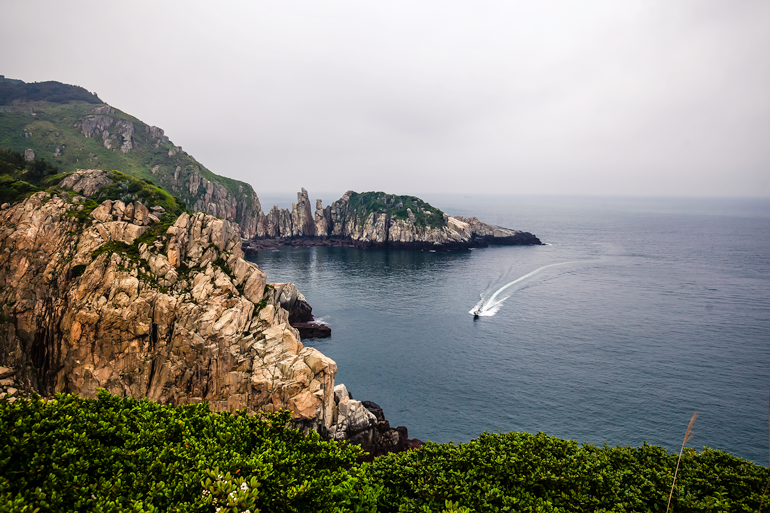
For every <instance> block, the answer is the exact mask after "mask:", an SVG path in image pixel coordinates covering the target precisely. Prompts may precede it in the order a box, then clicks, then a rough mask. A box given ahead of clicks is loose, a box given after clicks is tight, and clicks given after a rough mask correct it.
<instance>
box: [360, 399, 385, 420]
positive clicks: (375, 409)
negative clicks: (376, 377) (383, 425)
mask: <svg viewBox="0 0 770 513" xmlns="http://www.w3.org/2000/svg"><path fill="white" fill-rule="evenodd" d="M361 404H363V405H364V408H366V409H367V410H369V411H370V412H372V414H373V415H374V416H375V417H377V421H378V422H382V421H385V422H387V421H386V420H385V414H384V413H383V412H382V408H380V407H379V406H378V405H377V404H376V403H373V402H372V401H361Z"/></svg>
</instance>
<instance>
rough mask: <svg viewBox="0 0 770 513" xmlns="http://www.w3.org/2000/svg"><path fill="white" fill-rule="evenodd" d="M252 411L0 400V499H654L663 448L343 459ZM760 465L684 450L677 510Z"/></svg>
mask: <svg viewBox="0 0 770 513" xmlns="http://www.w3.org/2000/svg"><path fill="white" fill-rule="evenodd" d="M290 420H291V415H290V413H289V412H285V411H284V412H280V413H276V414H267V415H265V416H264V418H260V417H256V416H250V415H246V414H245V412H237V413H213V412H211V411H210V410H209V408H208V406H207V405H206V404H198V405H186V406H176V407H171V406H161V405H158V404H155V403H152V402H150V401H148V400H144V399H143V400H135V399H122V398H119V397H115V396H111V395H109V394H107V393H106V392H103V391H102V392H100V393H99V395H98V398H97V399H81V398H78V397H76V396H72V395H58V396H56V399H55V400H53V401H50V402H46V401H43V400H41V399H39V398H33V399H30V400H26V399H24V400H17V401H16V402H14V403H10V402H8V400H7V399H0V433H2V435H3V436H2V437H0V512H6V511H7V512H11V511H13V512H19V511H20V512H24V511H27V512H30V513H32V512H33V511H36V510H38V508H39V511H40V512H49V511H98V512H113V511H114V512H117V511H134V512H160V511H180V512H181V511H185V512H186V511H191V512H204V511H205V512H213V511H215V508H221V510H220V512H243V511H246V510H248V511H250V512H251V513H254V512H256V511H258V510H259V511H263V512H305V511H313V512H316V511H318V512H334V513H342V512H370V513H373V512H378V511H379V512H431V511H433V512H439V513H446V512H457V513H469V512H471V511H474V512H476V511H479V512H482V511H483V512H486V511H494V512H498V511H500V512H502V511H510V512H513V511H517V512H520V511H527V512H535V511H548V512H573V511H574V512H584V511H589V512H608V511H616V512H630V511H639V512H649V511H665V510H666V501H667V499H668V492H669V488H670V486H671V481H672V478H673V473H674V465H675V463H676V457H677V455H676V454H672V453H669V452H667V451H666V450H665V449H663V448H661V447H655V446H651V445H647V444H644V445H642V446H641V447H639V448H630V447H615V448H610V447H607V446H605V447H595V446H591V445H583V446H581V445H578V443H577V442H574V441H570V440H561V439H558V438H553V437H549V436H546V435H544V434H542V433H539V434H536V435H532V434H527V433H506V434H489V433H484V434H482V435H481V436H479V438H477V439H475V440H472V441H471V442H469V443H466V444H453V443H448V444H433V443H428V444H427V445H426V446H425V447H423V448H422V449H418V450H412V451H408V452H405V453H400V454H390V455H387V456H382V457H379V458H377V459H375V460H374V462H373V463H364V464H361V465H356V464H355V463H354V462H355V460H356V458H357V457H358V456H359V455H360V454H361V451H360V449H359V448H357V447H354V446H350V445H347V444H346V443H337V442H325V441H322V440H321V439H320V438H319V436H318V435H317V434H315V433H313V432H311V433H310V434H309V435H305V434H303V433H302V432H300V431H297V430H295V429H291V428H289V427H288V425H289V423H290ZM768 474H769V472H768V469H766V468H764V467H760V466H758V465H754V464H752V463H750V462H748V461H745V460H742V459H740V458H736V457H734V456H731V455H729V454H727V453H725V452H722V451H715V450H710V449H705V450H704V451H703V452H700V453H698V452H696V451H694V450H692V449H688V450H686V451H685V453H684V455H683V458H682V463H681V466H680V469H679V477H678V479H677V483H676V490H675V492H674V498H673V501H672V511H674V512H677V513H684V512H700V511H756V510H757V508H758V506H759V502H760V499H761V496H762V491H763V488H764V485H765V482H766V481H767V478H768Z"/></svg>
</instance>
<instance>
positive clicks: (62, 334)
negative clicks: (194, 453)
mask: <svg viewBox="0 0 770 513" xmlns="http://www.w3.org/2000/svg"><path fill="white" fill-rule="evenodd" d="M134 180H135V179H133V178H130V177H128V176H126V175H122V174H120V173H117V172H109V171H101V170H88V171H77V172H75V173H72V174H70V175H69V176H66V177H65V178H63V179H62V180H61V181H60V182H59V183H58V186H57V187H54V188H52V189H49V190H47V191H41V192H36V193H34V194H33V195H31V196H30V197H28V198H26V199H24V200H23V201H21V202H19V203H16V204H14V205H9V204H4V205H2V207H1V209H0V305H2V318H0V365H1V366H3V367H7V368H9V369H12V370H13V372H14V375H15V378H14V379H15V380H16V382H17V383H18V384H19V385H20V386H21V387H23V388H24V389H26V390H32V391H37V392H38V393H40V394H42V395H44V396H49V395H51V394H53V393H56V392H69V393H78V394H80V395H81V396H84V397H93V396H95V394H96V391H97V389H99V388H103V389H106V390H107V391H109V392H110V393H112V394H115V395H119V396H130V397H137V398H140V397H147V398H150V399H152V400H154V401H157V402H160V403H164V404H183V403H195V402H200V401H209V403H210V405H211V408H212V409H213V410H234V409H242V408H245V409H247V410H248V411H259V410H265V411H273V410H277V409H280V408H286V409H290V410H291V411H292V412H293V417H294V421H295V423H296V424H297V425H298V426H300V427H303V428H313V429H316V430H319V431H321V432H324V431H325V430H327V429H328V428H330V427H331V426H332V423H333V419H334V416H335V401H334V377H335V375H336V372H337V366H336V364H335V363H334V361H333V360H331V359H330V358H327V357H326V356H324V355H323V354H321V353H320V352H319V351H318V350H316V349H313V348H310V347H304V346H303V344H302V342H301V341H300V338H299V335H298V333H297V331H296V330H295V329H294V328H292V327H291V326H290V324H289V312H287V311H286V310H285V309H283V308H281V306H280V298H279V297H278V294H276V289H275V288H274V287H272V286H270V285H268V284H267V283H266V276H265V274H264V273H263V272H262V271H261V270H259V268H258V267H257V266H256V265H255V264H253V263H250V262H247V261H246V260H244V259H243V253H242V251H241V238H240V235H239V232H238V227H237V226H236V225H235V224H233V223H230V222H229V221H226V220H222V219H217V218H215V217H213V216H211V215H208V214H203V213H197V214H192V215H191V214H188V213H186V212H183V213H181V214H180V215H178V217H176V218H172V214H171V213H170V212H168V211H167V210H168V209H164V208H163V207H160V206H158V205H152V204H149V205H148V204H145V202H144V198H143V197H142V194H141V192H139V193H133V194H131V193H128V194H127V193H126V190H127V189H126V188H125V187H117V188H115V187H114V186H115V184H116V183H123V184H126V183H134ZM140 185H141V184H140ZM145 185H146V184H145ZM67 189H68V190H67ZM153 189H155V191H156V192H158V193H162V194H165V193H163V192H162V191H160V190H158V189H156V188H153ZM105 191H106V192H105ZM121 191H122V192H121ZM113 192H115V193H116V195H114V194H111V193H113ZM105 194H106V195H108V196H110V197H108V198H106V199H102V197H100V195H102V196H103V195H105ZM91 198H98V200H99V201H100V203H97V202H96V201H94V199H91ZM153 207H154V208H153Z"/></svg>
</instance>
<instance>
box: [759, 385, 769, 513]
mask: <svg viewBox="0 0 770 513" xmlns="http://www.w3.org/2000/svg"><path fill="white" fill-rule="evenodd" d="M767 441H768V447H769V448H770V400H768V401H767ZM768 486H770V479H768V480H767V484H766V485H765V491H764V492H762V500H761V501H759V509H758V510H757V513H762V505H763V504H764V503H765V495H767V487H768Z"/></svg>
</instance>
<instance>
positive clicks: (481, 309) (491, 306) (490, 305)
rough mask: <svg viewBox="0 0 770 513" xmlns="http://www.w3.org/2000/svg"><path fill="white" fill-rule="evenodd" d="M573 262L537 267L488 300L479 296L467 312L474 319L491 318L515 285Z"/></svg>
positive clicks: (482, 295) (499, 290) (505, 286)
mask: <svg viewBox="0 0 770 513" xmlns="http://www.w3.org/2000/svg"><path fill="white" fill-rule="evenodd" d="M574 263H575V262H560V263H558V264H549V265H544V266H543V267H538V268H537V269H535V270H534V271H532V272H530V273H527V274H525V275H524V276H521V277H520V278H516V279H515V280H513V281H512V282H510V283H507V284H505V285H503V286H502V287H500V288H499V289H497V290H496V291H495V293H494V294H492V295H491V296H489V298H485V297H484V294H483V293H482V294H481V299H480V300H479V302H478V303H476V306H474V307H473V308H472V309H471V310H469V311H468V313H469V314H472V315H473V316H474V317H492V316H493V315H495V314H496V313H497V312H498V311H499V310H500V307H502V306H503V303H504V302H505V300H506V299H508V298H509V297H511V295H512V294H513V292H514V291H513V290H509V289H510V288H511V287H513V286H514V285H516V284H517V283H521V282H522V281H524V280H526V279H527V278H530V277H532V276H534V275H536V274H537V273H539V272H540V271H542V270H543V269H548V268H549V267H556V266H559V265H567V264H574Z"/></svg>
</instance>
